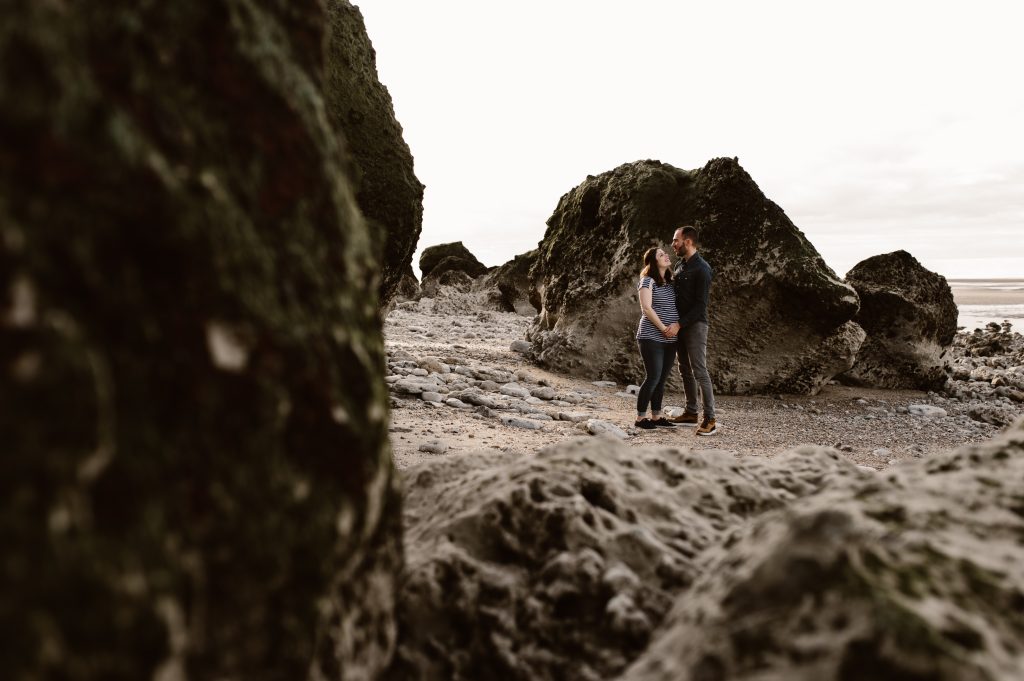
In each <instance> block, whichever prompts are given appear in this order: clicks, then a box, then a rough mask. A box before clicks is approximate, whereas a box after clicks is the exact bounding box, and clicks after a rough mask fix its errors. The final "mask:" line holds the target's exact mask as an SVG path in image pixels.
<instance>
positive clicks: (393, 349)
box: [384, 296, 998, 469]
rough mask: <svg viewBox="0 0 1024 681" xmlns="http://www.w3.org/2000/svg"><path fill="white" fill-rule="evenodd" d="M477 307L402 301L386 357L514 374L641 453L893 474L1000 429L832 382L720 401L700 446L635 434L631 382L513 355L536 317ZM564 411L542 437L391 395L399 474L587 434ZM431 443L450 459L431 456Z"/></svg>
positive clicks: (909, 397) (389, 323) (670, 402)
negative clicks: (787, 458) (850, 464)
mask: <svg viewBox="0 0 1024 681" xmlns="http://www.w3.org/2000/svg"><path fill="white" fill-rule="evenodd" d="M473 306H474V301H473V299H472V297H471V296H462V297H461V298H456V299H449V300H439V301H434V300H431V299H423V300H420V301H410V302H408V303H404V304H402V305H400V306H399V308H397V309H395V310H394V311H392V312H391V313H390V314H389V315H388V317H387V319H386V322H385V326H384V332H385V338H386V344H387V349H388V352H389V354H391V355H392V357H395V356H396V355H400V356H402V357H413V358H416V359H417V360H419V361H421V362H423V361H425V360H426V358H434V359H438V360H440V361H442V362H445V363H447V364H450V365H451V366H454V367H458V366H464V367H484V368H486V369H487V370H497V371H502V372H507V373H508V374H510V375H512V376H514V377H515V378H516V380H517V382H518V383H519V384H520V385H522V386H523V387H525V388H528V389H530V388H537V387H538V386H547V387H551V388H553V389H554V391H555V392H556V393H558V394H559V395H572V396H574V397H573V399H576V397H575V396H581V397H580V398H579V399H581V402H580V403H579V404H574V405H573V406H572V407H571V411H573V412H576V413H583V414H586V415H587V416H588V417H589V418H596V419H601V420H604V421H607V422H610V423H612V424H614V425H616V426H617V427H619V428H621V429H622V430H624V431H625V432H626V433H627V434H628V441H629V442H630V443H634V444H637V445H669V446H674V447H680V448H684V449H690V448H692V449H718V450H725V451H728V452H732V453H737V454H743V455H749V456H763V457H772V456H775V455H777V454H779V453H781V452H784V451H786V450H789V449H791V448H793V447H795V446H798V445H801V444H817V445H827V446H834V447H836V448H837V449H840V450H841V451H843V452H844V454H845V455H846V456H848V457H849V458H850V459H851V460H852V461H854V462H855V463H857V464H861V465H866V466H870V467H873V468H884V467H885V466H888V465H890V464H891V463H894V462H896V461H899V460H901V459H908V458H914V457H920V456H924V455H929V454H933V453H935V452H939V451H945V450H948V449H950V448H952V447H956V446H958V445H961V444H964V443H970V442H980V441H983V440H985V439H988V438H990V437H991V436H992V435H993V434H995V433H996V432H997V431H998V428H996V427H995V426H992V425H989V424H986V423H979V422H977V421H974V420H972V419H971V418H969V417H968V416H967V414H966V413H965V410H958V409H957V408H956V407H955V406H951V405H950V404H948V403H947V401H946V400H945V398H943V397H940V396H937V395H929V394H927V393H923V392H919V391H911V390H899V391H897V390H875V389H868V388H853V387H848V386H842V385H828V386H826V388H825V389H824V390H822V392H821V393H819V394H818V395H815V396H813V397H809V396H795V395H770V396H728V395H722V396H719V397H717V401H718V412H719V414H718V417H719V423H720V433H719V434H718V435H716V436H713V437H708V438H698V437H696V436H695V435H694V433H693V429H692V428H683V427H677V428H673V429H659V430H652V431H645V430H639V429H635V428H633V427H632V424H633V419H634V415H635V404H636V403H635V398H634V397H633V396H632V395H625V394H624V390H625V389H626V386H625V385H621V384H620V385H616V386H614V387H612V386H596V385H593V384H592V382H591V381H589V380H583V379H580V378H574V377H571V376H566V375H561V374H556V373H553V372H549V371H545V370H543V369H540V368H538V367H536V366H533V365H532V364H531V363H530V362H528V361H527V360H526V359H525V358H524V357H523V356H522V355H520V354H518V353H516V352H513V351H512V350H510V349H509V348H510V344H511V343H512V342H513V341H515V340H518V339H522V338H523V335H524V334H525V332H526V329H527V327H528V326H529V323H530V318H528V317H525V316H521V315H517V314H515V313H503V312H494V311H481V310H477V311H471V312H470V311H468V310H471V309H472V307H473ZM457 310H462V311H463V312H461V313H459V312H456V311H457ZM427 363H428V364H429V360H428V361H427ZM640 378H642V377H638V380H637V382H639V380H640ZM535 402H538V403H539V402H540V400H535ZM684 403H685V398H684V396H683V395H682V394H681V393H675V392H671V391H670V392H668V393H667V394H666V397H665V408H666V410H667V409H668V408H671V407H682V406H683V405H684ZM914 404H926V405H927V404H939V405H941V407H940V408H942V409H944V410H946V411H947V412H948V415H946V416H943V417H941V418H922V417H921V416H917V415H912V414H910V413H908V407H909V406H910V405H914ZM560 411H566V409H564V408H563V409H560V408H557V407H550V406H548V405H546V404H538V410H537V412H536V413H538V414H541V413H546V414H548V415H550V417H551V418H552V420H550V421H548V420H545V421H544V422H543V425H542V427H541V428H539V429H537V430H528V429H524V428H520V427H516V426H511V425H506V424H505V423H502V421H501V420H500V419H499V418H495V416H494V415H483V414H480V413H478V412H477V411H474V410H469V409H458V408H452V407H450V406H447V405H445V404H444V403H437V402H428V401H425V400H423V399H421V398H420V397H419V396H416V395H408V396H399V395H394V396H393V397H392V410H391V429H390V432H391V444H392V447H393V451H394V456H395V461H396V464H397V466H398V468H400V469H405V468H408V467H410V466H414V465H416V464H418V463H422V462H423V461H427V460H431V459H434V458H436V457H438V456H452V455H460V454H464V453H468V452H473V451H479V450H486V449H498V450H502V451H506V452H517V453H521V454H528V453H532V452H535V451H536V450H538V449H540V448H541V447H544V446H546V445H550V444H553V443H557V442H561V441H563V440H566V439H569V438H573V437H578V436H579V435H581V434H586V432H585V430H584V424H583V423H582V422H576V423H574V422H570V421H563V420H558V418H557V415H558V413H559V412H560ZM527 416H529V414H527ZM424 445H426V446H427V448H429V449H432V450H437V449H440V450H443V451H442V452H441V453H438V452H437V451H422V450H421V447H422V446H424ZM433 445H439V446H437V447H435V446H433Z"/></svg>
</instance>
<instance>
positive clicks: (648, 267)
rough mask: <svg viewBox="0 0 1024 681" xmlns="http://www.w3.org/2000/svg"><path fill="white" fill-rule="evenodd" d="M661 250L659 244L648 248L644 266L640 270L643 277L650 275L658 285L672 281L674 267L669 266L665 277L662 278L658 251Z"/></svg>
mask: <svg viewBox="0 0 1024 681" xmlns="http://www.w3.org/2000/svg"><path fill="white" fill-rule="evenodd" d="M659 250H661V249H659V248H658V247H657V246H654V247H653V248H648V249H647V252H646V253H644V268H643V269H642V270H640V276H641V277H650V278H651V279H653V280H654V283H655V284H657V285H658V286H664V285H665V284H667V283H668V282H670V281H672V268H671V267H669V268H668V269H667V270H665V278H664V279H662V278H661V269H660V268H659V267H658V251H659Z"/></svg>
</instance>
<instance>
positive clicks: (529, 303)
mask: <svg viewBox="0 0 1024 681" xmlns="http://www.w3.org/2000/svg"><path fill="white" fill-rule="evenodd" d="M537 253H538V251H537V250H532V251H530V252H528V253H523V254H522V255H517V256H516V257H515V258H513V259H512V260H509V261H508V262H507V263H505V264H504V265H501V266H499V267H495V268H494V269H492V270H491V271H490V272H488V273H487V274H486V276H483V277H481V278H480V279H478V280H477V284H476V286H477V288H479V289H480V290H484V291H488V292H489V293H490V294H491V299H492V301H493V302H494V304H495V306H496V307H497V309H499V310H501V311H503V312H515V313H518V314H521V315H525V316H528V317H532V316H534V315H535V314H537V313H538V312H540V309H541V302H540V292H539V291H538V290H537V288H536V287H535V286H534V285H533V282H532V281H531V279H530V270H531V268H532V267H533V264H534V263H535V262H536V261H537Z"/></svg>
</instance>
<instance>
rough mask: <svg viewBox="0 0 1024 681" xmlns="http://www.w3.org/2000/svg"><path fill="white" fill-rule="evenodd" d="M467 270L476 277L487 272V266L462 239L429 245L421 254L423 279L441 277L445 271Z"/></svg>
mask: <svg viewBox="0 0 1024 681" xmlns="http://www.w3.org/2000/svg"><path fill="white" fill-rule="evenodd" d="M452 271H455V272H465V273H466V274H468V275H469V276H470V277H473V278H476V277H479V276H481V275H483V274H485V273H486V272H487V266H486V265H484V264H483V263H482V262H480V261H479V260H477V259H476V256H475V255H473V254H472V253H470V252H469V249H468V248H466V247H465V246H464V245H463V244H462V242H461V241H456V242H454V243H450V244H438V245H436V246H428V247H427V248H424V249H423V252H422V253H421V254H420V272H421V273H422V274H423V280H424V281H426V279H427V277H434V278H437V277H440V276H441V275H442V274H444V273H445V272H452Z"/></svg>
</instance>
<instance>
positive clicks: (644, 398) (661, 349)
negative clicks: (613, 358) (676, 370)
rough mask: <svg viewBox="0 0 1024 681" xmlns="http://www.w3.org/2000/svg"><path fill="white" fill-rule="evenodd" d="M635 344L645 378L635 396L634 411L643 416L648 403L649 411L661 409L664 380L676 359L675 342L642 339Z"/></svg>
mask: <svg viewBox="0 0 1024 681" xmlns="http://www.w3.org/2000/svg"><path fill="white" fill-rule="evenodd" d="M637 345H639V346H640V356H641V357H643V359H644V368H645V369H646V370H647V378H645V379H644V382H643V385H641V386H640V392H639V393H637V396H636V413H637V414H639V415H640V416H644V415H646V414H647V404H648V403H650V405H651V411H655V412H660V411H661V398H662V397H663V396H664V395H665V381H667V380H668V375H669V372H670V371H671V370H672V365H673V364H674V363H675V360H676V344H675V343H661V342H659V341H656V340H650V339H642V340H638V341H637Z"/></svg>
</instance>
